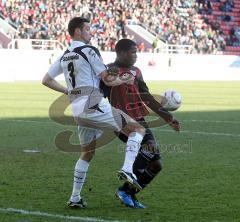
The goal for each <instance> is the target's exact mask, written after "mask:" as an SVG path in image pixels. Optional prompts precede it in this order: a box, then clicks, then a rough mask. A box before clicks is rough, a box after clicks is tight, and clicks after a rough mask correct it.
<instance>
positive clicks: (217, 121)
mask: <svg viewBox="0 0 240 222" xmlns="http://www.w3.org/2000/svg"><path fill="white" fill-rule="evenodd" d="M0 121H10V122H24V123H55V122H54V121H52V120H50V119H49V121H38V120H24V119H4V118H0ZM181 121H182V122H205V123H230V124H240V121H230V120H203V119H190V120H184V119H181Z"/></svg>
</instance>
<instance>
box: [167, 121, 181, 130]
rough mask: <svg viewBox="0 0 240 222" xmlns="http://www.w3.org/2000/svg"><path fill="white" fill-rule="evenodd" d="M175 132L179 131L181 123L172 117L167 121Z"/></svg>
mask: <svg viewBox="0 0 240 222" xmlns="http://www.w3.org/2000/svg"><path fill="white" fill-rule="evenodd" d="M168 124H169V125H170V126H171V127H172V128H173V129H174V130H175V131H176V132H180V129H181V125H180V123H179V122H178V120H176V119H173V120H172V121H171V122H169V123H168Z"/></svg>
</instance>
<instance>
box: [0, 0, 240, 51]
mask: <svg viewBox="0 0 240 222" xmlns="http://www.w3.org/2000/svg"><path fill="white" fill-rule="evenodd" d="M82 15H83V16H85V17H88V18H91V20H92V30H93V38H92V44H93V45H95V46H97V47H98V48H99V49H100V50H102V51H113V49H114V45H115V42H116V41H117V40H118V39H120V38H122V37H128V38H131V39H133V38H134V36H132V35H131V36H130V35H128V33H127V32H126V30H125V28H124V27H125V25H126V23H127V21H129V20H131V21H134V23H136V24H139V25H141V26H143V27H144V28H145V29H147V30H148V31H149V32H151V33H152V34H154V35H155V36H157V37H158V38H159V39H161V41H163V42H165V43H167V44H170V45H192V46H193V47H192V51H191V52H192V53H200V54H223V53H224V54H236V55H239V54H240V0H234V1H233V0H196V1H195V0H136V1H127V0H116V1H113V0H105V1H104V0H102V1H101V0H60V1H53V0H49V1H46V0H11V1H7V0H0V17H1V18H3V19H5V21H8V22H9V24H11V25H12V26H13V27H15V28H16V29H17V30H18V34H15V36H14V37H15V38H18V39H19V38H20V39H43V40H44V39H46V40H58V41H59V42H60V43H62V44H63V45H64V46H67V45H68V44H69V42H70V37H69V35H68V33H67V31H66V23H67V21H69V19H70V18H71V17H73V16H82ZM139 49H140V51H149V48H147V47H146V46H145V45H144V43H142V42H139Z"/></svg>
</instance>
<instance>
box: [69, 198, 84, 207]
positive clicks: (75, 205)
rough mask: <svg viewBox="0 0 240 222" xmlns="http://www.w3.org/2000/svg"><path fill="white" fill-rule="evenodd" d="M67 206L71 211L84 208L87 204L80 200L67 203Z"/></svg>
mask: <svg viewBox="0 0 240 222" xmlns="http://www.w3.org/2000/svg"><path fill="white" fill-rule="evenodd" d="M67 205H68V207H70V208H72V209H79V208H86V206H87V202H86V201H84V200H83V199H80V200H79V201H78V202H72V201H69V202H68V203H67Z"/></svg>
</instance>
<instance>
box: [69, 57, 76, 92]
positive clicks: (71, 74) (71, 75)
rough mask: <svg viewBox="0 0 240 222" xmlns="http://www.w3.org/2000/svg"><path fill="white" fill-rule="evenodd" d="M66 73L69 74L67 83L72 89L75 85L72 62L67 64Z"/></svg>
mask: <svg viewBox="0 0 240 222" xmlns="http://www.w3.org/2000/svg"><path fill="white" fill-rule="evenodd" d="M68 72H69V81H70V83H71V84H72V87H73V88H74V87H75V85H76V81H75V76H74V65H73V62H70V63H68Z"/></svg>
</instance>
